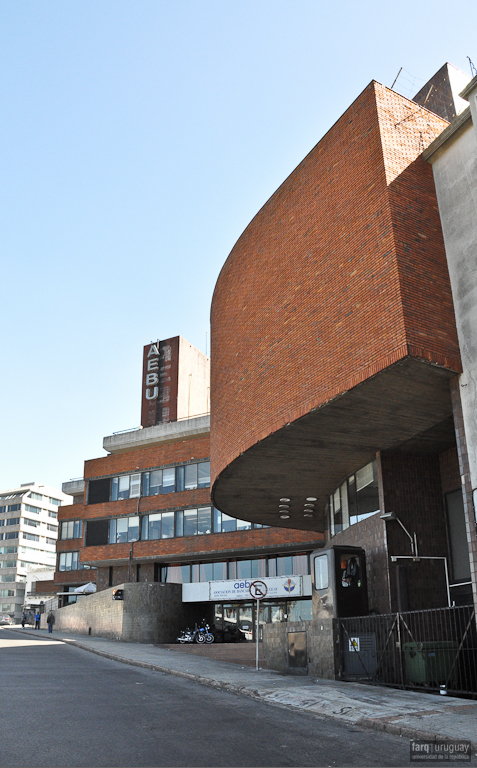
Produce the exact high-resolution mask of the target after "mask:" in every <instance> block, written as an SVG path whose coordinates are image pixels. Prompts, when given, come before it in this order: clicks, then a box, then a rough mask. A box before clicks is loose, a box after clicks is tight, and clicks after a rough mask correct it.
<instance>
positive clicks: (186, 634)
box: [177, 624, 199, 644]
mask: <svg viewBox="0 0 477 768" xmlns="http://www.w3.org/2000/svg"><path fill="white" fill-rule="evenodd" d="M198 632H199V630H198V628H197V624H196V626H195V629H189V627H186V628H185V629H183V630H182V632H181V633H180V635H179V637H178V638H177V642H178V643H181V644H184V643H194V642H197V640H196V637H197V635H198Z"/></svg>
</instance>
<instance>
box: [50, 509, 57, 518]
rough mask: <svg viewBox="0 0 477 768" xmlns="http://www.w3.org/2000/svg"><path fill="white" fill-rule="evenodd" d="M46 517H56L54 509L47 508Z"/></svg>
mask: <svg viewBox="0 0 477 768" xmlns="http://www.w3.org/2000/svg"><path fill="white" fill-rule="evenodd" d="M48 517H54V518H57V517H58V512H56V510H53V509H49V510H48Z"/></svg>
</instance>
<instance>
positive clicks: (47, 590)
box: [31, 580, 58, 595]
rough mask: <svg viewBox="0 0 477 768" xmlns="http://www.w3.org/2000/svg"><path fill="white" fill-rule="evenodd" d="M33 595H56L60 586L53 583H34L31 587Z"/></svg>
mask: <svg viewBox="0 0 477 768" xmlns="http://www.w3.org/2000/svg"><path fill="white" fill-rule="evenodd" d="M31 590H32V594H33V595H56V593H57V592H58V584H56V583H55V582H54V581H53V580H51V581H34V582H33V583H32V585H31Z"/></svg>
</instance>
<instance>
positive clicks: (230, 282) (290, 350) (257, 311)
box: [211, 82, 460, 482]
mask: <svg viewBox="0 0 477 768" xmlns="http://www.w3.org/2000/svg"><path fill="white" fill-rule="evenodd" d="M446 125H447V124H446V122H445V121H443V120H441V119H440V118H439V117H437V116H435V115H433V114H431V113H430V112H428V111H427V110H425V109H423V108H421V107H419V106H418V105H416V104H414V103H413V102H410V101H408V100H407V99H405V98H404V97H402V96H400V95H399V94H396V93H394V92H393V91H390V90H388V89H386V88H384V87H383V86H381V85H379V84H378V83H375V82H373V83H371V84H370V85H369V86H368V87H367V88H366V89H365V91H364V92H363V93H362V94H361V95H360V96H359V97H358V98H357V99H356V101H355V102H354V103H353V104H352V105H351V106H350V108H349V109H348V110H347V111H346V112H345V114H344V115H343V116H342V117H341V118H340V120H338V122H337V123H336V124H335V125H334V126H333V128H332V129H331V130H330V131H329V132H328V133H327V134H326V135H325V136H324V137H323V139H322V140H321V141H320V142H319V144H317V145H316V147H315V148H314V149H313V150H312V151H311V152H310V154H309V155H308V156H307V157H306V158H305V159H304V160H303V162H302V163H301V164H300V165H299V166H298V168H297V169H296V170H295V171H294V172H293V173H292V174H291V175H290V176H289V177H288V179H287V180H286V181H285V182H284V183H283V184H282V186H281V187H280V188H279V189H278V190H277V191H276V192H275V194H274V195H273V196H272V197H271V198H270V200H269V201H268V202H267V203H266V204H265V206H264V207H263V208H262V209H261V210H260V211H259V213H258V214H257V215H256V216H255V218H254V219H253V221H252V222H251V223H250V225H249V226H248V227H247V229H246V230H245V232H244V233H243V235H242V236H241V237H240V239H239V240H238V242H237V243H236V245H235V246H234V248H233V250H232V252H231V254H230V256H229V258H228V259H227V261H226V263H225V265H224V267H223V269H222V271H221V273H220V276H219V279H218V281H217V285H216V288H215V292H214V297H213V302H212V311H211V322H212V354H211V359H212V381H211V403H212V411H211V434H212V442H211V464H212V467H211V469H212V482H214V481H215V479H216V478H217V475H218V474H219V473H220V472H221V471H222V470H224V468H225V467H226V466H227V465H228V464H230V462H231V461H232V460H233V459H234V458H236V457H237V456H238V455H239V454H240V453H241V452H243V451H245V450H246V449H247V448H249V447H250V446H251V445H253V444H255V443H256V442H257V441H259V440H261V439H263V438H265V437H266V436H268V435H269V434H270V433H272V432H274V431H276V430H277V429H279V428H281V427H283V426H284V425H285V424H287V423H288V422H291V421H293V420H295V419H296V418H298V417H299V416H302V415H304V414H306V413H308V412H309V411H310V410H311V409H312V408H315V407H319V406H320V405H322V404H324V403H326V402H327V401H328V400H329V399H331V398H333V397H335V396H337V395H339V394H340V393H342V392H345V391H346V390H347V389H349V388H351V387H353V386H355V385H356V384H358V383H359V382H360V381H363V380H365V379H366V378H368V377H370V376H372V375H374V374H375V373H377V372H378V371H380V370H382V369H384V368H386V367H387V366H389V365H390V364H392V363H393V362H396V361H397V360H399V359H402V358H403V357H405V356H407V355H414V356H416V357H419V358H424V359H426V360H430V361H432V362H434V363H438V364H440V365H445V366H448V367H450V368H452V369H453V370H460V358H459V348H458V342H457V334H456V330H455V323H454V314H453V309H452V300H451V291H450V284H449V278H448V274H447V267H446V260H445V253H444V247H443V242H442V235H441V232H440V226H439V219H438V213H437V202H436V198H435V192H434V187H433V180H432V172H431V169H430V168H429V167H427V165H426V164H425V163H424V162H423V161H421V160H420V159H419V155H420V153H421V152H422V150H423V149H424V146H426V145H427V144H429V143H430V142H431V141H432V139H433V138H434V137H435V136H437V135H438V134H439V133H440V132H441V131H442V130H443V129H444V128H445V127H446Z"/></svg>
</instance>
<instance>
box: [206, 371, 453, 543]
mask: <svg viewBox="0 0 477 768" xmlns="http://www.w3.org/2000/svg"><path fill="white" fill-rule="evenodd" d="M455 375H456V373H455V372H454V371H452V370H449V369H446V368H442V367H438V366H436V365H432V364H430V363H429V362H426V361H421V360H418V359H416V358H413V357H406V358H404V359H402V360H400V361H399V362H398V363H396V364H394V365H392V366H390V367H388V368H386V369H385V370H383V371H381V372H380V373H378V374H376V375H375V376H373V377H371V378H368V379H367V380H365V381H364V382H363V383H361V384H359V385H357V386H356V387H353V388H352V389H350V390H348V391H347V392H344V393H343V394H342V395H340V396H338V397H336V398H334V399H333V400H330V401H329V402H327V403H326V404H324V405H322V406H321V407H319V408H316V409H313V410H312V411H310V412H309V413H308V414H306V415H305V416H303V417H301V418H299V419H297V420H296V421H293V422H291V423H289V424H287V425H286V426H284V427H283V428H281V429H279V430H278V431H276V432H274V433H273V434H271V435H269V436H268V437H266V438H265V439H263V440H261V441H260V442H257V443H255V444H254V445H253V446H252V447H250V448H249V449H248V450H246V451H244V452H243V453H242V454H241V455H240V456H238V457H237V458H236V459H235V460H234V461H232V462H231V463H230V464H229V465H228V466H227V467H226V468H225V469H224V470H223V471H222V472H220V473H219V475H218V476H217V478H216V480H215V483H214V485H213V488H212V500H213V503H214V505H215V506H216V507H217V508H218V509H220V510H222V511H223V512H226V513H227V514H229V515H232V516H233V517H237V518H241V519H244V520H249V521H251V522H255V523H262V524H266V525H272V526H283V527H286V528H295V529H302V530H310V531H320V532H323V531H324V530H325V528H326V527H327V526H326V520H325V506H326V502H327V499H328V495H329V494H330V493H331V492H332V491H333V490H334V489H335V488H336V487H337V486H338V485H339V483H340V482H341V481H343V480H344V479H345V478H346V477H347V476H348V475H350V474H352V473H353V472H355V471H356V470H358V469H359V468H360V467H362V466H364V465H365V464H366V463H367V462H369V461H371V460H372V459H374V458H375V456H376V454H377V452H378V451H383V450H389V449H397V450H405V451H409V452H426V453H436V452H441V451H444V450H446V449H447V448H450V447H452V446H453V445H454V444H455V434H454V428H453V420H452V405H451V397H450V388H449V380H450V379H451V378H452V377H453V376H455ZM308 497H315V498H316V502H315V508H314V509H313V515H314V517H312V518H310V517H307V518H305V517H304V503H305V502H306V500H307V498H308ZM281 498H285V499H290V500H291V501H290V512H289V514H290V517H289V518H288V519H281V518H280V517H279V504H280V499H281Z"/></svg>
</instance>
